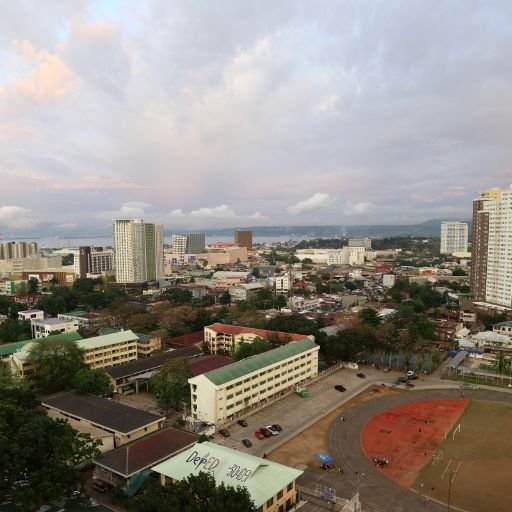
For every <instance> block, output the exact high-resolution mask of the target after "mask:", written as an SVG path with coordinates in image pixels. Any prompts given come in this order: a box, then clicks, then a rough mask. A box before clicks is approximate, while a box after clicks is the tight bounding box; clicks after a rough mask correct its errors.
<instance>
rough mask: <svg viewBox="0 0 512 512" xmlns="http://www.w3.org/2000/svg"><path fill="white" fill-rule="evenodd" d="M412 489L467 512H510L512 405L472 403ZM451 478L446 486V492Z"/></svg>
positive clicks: (511, 490)
mask: <svg viewBox="0 0 512 512" xmlns="http://www.w3.org/2000/svg"><path fill="white" fill-rule="evenodd" d="M459 423H460V425H461V428H460V432H457V433H456V434H455V438H453V434H452V432H450V433H449V434H448V435H447V438H446V439H445V440H444V441H443V442H442V443H441V445H440V447H439V448H438V450H437V451H436V452H435V454H434V456H433V457H432V458H431V459H430V461H429V462H428V464H426V466H425V467H424V468H423V470H422V471H421V472H420V474H419V476H418V477H417V478H416V480H415V482H414V484H413V486H412V487H413V489H415V490H416V491H417V492H420V493H421V494H423V495H424V496H430V497H431V498H434V499H436V500H439V501H442V502H444V503H447V502H448V493H449V492H450V505H451V506H455V507H460V508H462V509H465V510H468V511H470V512H490V511H492V512H510V511H511V510H512V482H511V475H512V406H510V405H507V404H503V403H498V402H484V401H479V400H472V401H471V402H470V403H469V405H468V406H467V407H466V409H465V411H464V412H463V414H462V415H461V417H460V419H459V420H458V421H457V422H456V425H458V424H459ZM450 479H451V488H450Z"/></svg>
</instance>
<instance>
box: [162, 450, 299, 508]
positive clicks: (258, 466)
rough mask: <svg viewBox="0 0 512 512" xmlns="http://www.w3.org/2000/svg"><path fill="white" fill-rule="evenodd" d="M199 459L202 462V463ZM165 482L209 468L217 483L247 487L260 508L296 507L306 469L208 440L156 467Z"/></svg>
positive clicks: (181, 478) (163, 482) (196, 473)
mask: <svg viewBox="0 0 512 512" xmlns="http://www.w3.org/2000/svg"><path fill="white" fill-rule="evenodd" d="M198 461H199V463H198ZM153 471H155V472H156V473H158V474H159V475H160V482H161V484H162V485H169V484H172V483H173V482H177V481H180V480H184V479H185V478H188V477H189V476H191V475H198V474H199V472H201V471H207V472H208V473H210V474H211V475H212V476H213V478H214V479H215V483H216V485H220V484H221V483H223V484H224V485H226V486H232V487H238V486H242V487H244V488H245V489H247V491H248V493H249V495H250V497H251V499H252V501H253V502H254V505H255V506H256V509H257V511H258V512H284V511H285V510H292V509H293V508H294V505H295V503H296V502H297V491H296V489H295V481H296V480H297V478H298V477H299V476H300V475H302V473H303V471H302V470H299V469H293V468H290V467H288V466H284V465H282V464H278V463H277V462H273V461H271V460H269V459H262V458H260V457H255V456H254V455H249V454H247V453H242V452H240V451H238V450H232V449H231V448H227V447H225V446H220V445H218V444H215V443H210V442H208V441H206V442H204V443H197V444H196V445H194V446H193V447H191V448H189V449H188V450H186V451H184V452H182V453H180V454H178V455H176V456H175V457H172V458H171V459H169V460H167V461H166V462H163V463H161V464H158V465H157V466H155V467H153Z"/></svg>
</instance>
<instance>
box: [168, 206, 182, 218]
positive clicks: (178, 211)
mask: <svg viewBox="0 0 512 512" xmlns="http://www.w3.org/2000/svg"><path fill="white" fill-rule="evenodd" d="M169 217H177V218H182V217H185V212H184V211H183V210H182V209H181V208H177V209H176V210H173V211H172V212H171V213H169Z"/></svg>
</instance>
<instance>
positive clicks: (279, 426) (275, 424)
mask: <svg viewBox="0 0 512 512" xmlns="http://www.w3.org/2000/svg"><path fill="white" fill-rule="evenodd" d="M272 428H273V429H274V430H277V431H278V432H282V430H283V427H281V425H279V423H274V424H273V425H272Z"/></svg>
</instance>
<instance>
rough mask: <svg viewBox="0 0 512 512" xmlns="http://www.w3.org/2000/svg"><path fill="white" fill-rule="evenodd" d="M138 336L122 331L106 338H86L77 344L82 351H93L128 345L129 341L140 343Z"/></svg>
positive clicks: (106, 335) (107, 335)
mask: <svg viewBox="0 0 512 512" xmlns="http://www.w3.org/2000/svg"><path fill="white" fill-rule="evenodd" d="M138 339H139V338H138V336H137V335H136V334H135V333H134V332H132V331H130V330H127V331H120V332H115V333H112V334H105V335H104V336H95V337H94V338H86V339H84V340H81V341H79V342H78V343H77V344H78V346H79V347H80V348H81V349H82V350H91V349H95V348H100V347H108V346H109V345H115V344H117V343H127V342H129V341H138Z"/></svg>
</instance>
